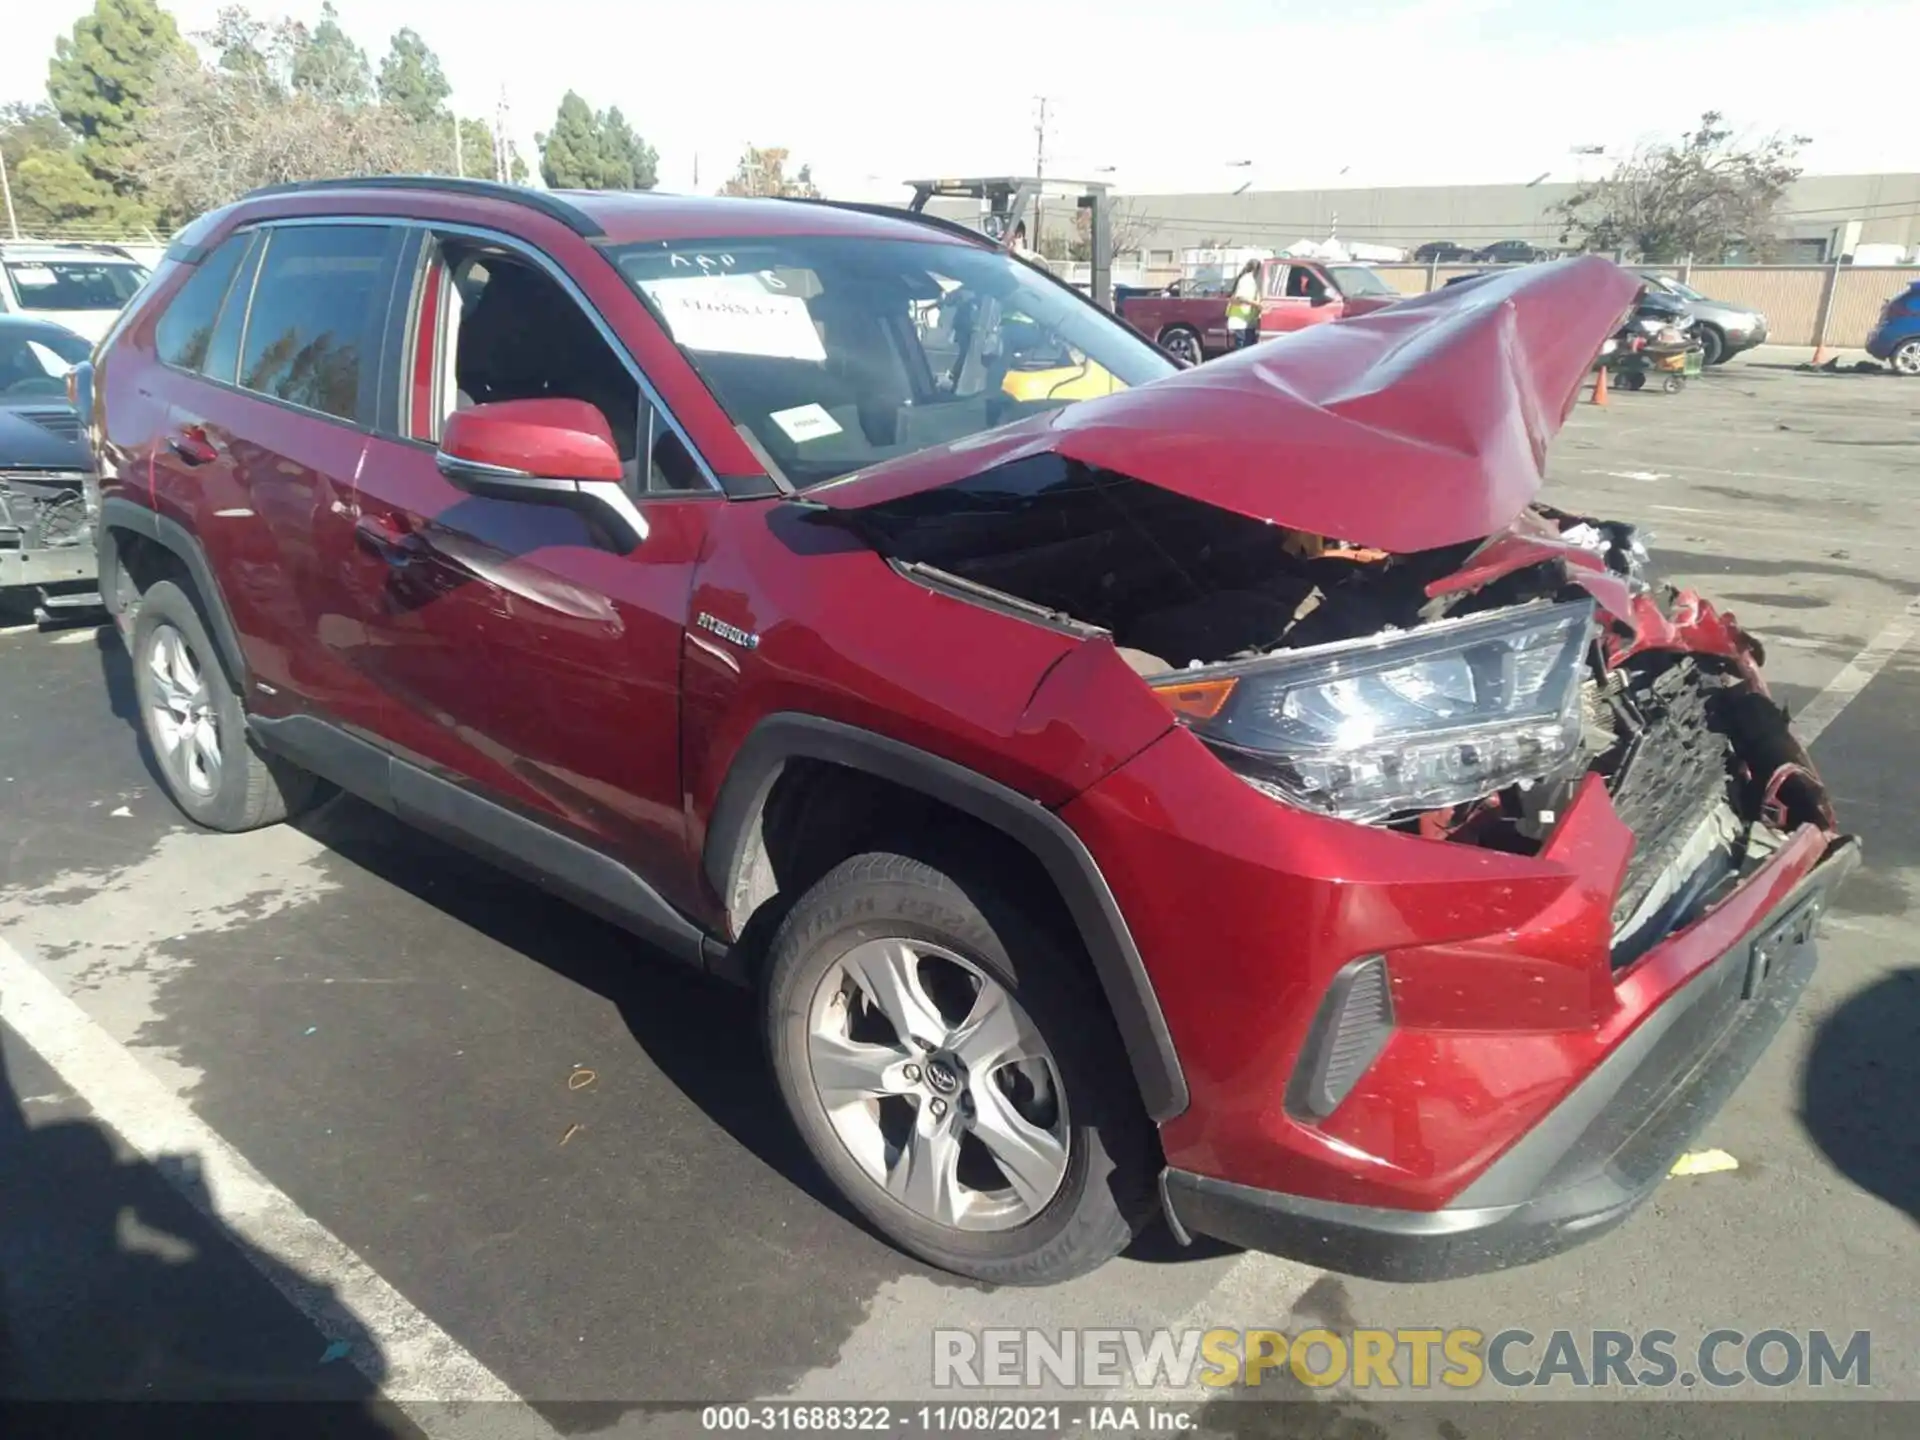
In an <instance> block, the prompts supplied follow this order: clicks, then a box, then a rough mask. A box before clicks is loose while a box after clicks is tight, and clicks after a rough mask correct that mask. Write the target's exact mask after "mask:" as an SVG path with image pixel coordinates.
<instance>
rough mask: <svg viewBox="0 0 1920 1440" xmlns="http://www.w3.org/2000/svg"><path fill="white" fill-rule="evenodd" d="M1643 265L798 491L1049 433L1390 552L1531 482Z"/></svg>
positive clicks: (936, 472) (1536, 275)
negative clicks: (1634, 272) (1632, 272)
mask: <svg viewBox="0 0 1920 1440" xmlns="http://www.w3.org/2000/svg"><path fill="white" fill-rule="evenodd" d="M1640 286H1641V282H1640V281H1639V280H1638V279H1636V278H1635V277H1633V276H1631V275H1629V274H1628V273H1627V272H1626V271H1625V270H1622V269H1621V268H1620V267H1619V266H1618V265H1615V264H1614V263H1613V262H1612V261H1610V260H1606V259H1603V258H1601V257H1598V256H1583V257H1581V258H1579V259H1575V260H1567V261H1561V262H1558V263H1555V264H1547V265H1529V266H1523V267H1520V268H1517V269H1515V270H1513V271H1511V272H1508V273H1506V274H1502V275H1498V276H1495V277H1493V278H1490V279H1488V280H1486V281H1484V282H1482V283H1480V284H1477V285H1465V286H1454V287H1451V288H1448V289H1442V290H1437V291H1434V292H1432V293H1430V294H1427V295H1421V296H1416V297H1414V298H1411V299H1408V300H1404V301H1401V302H1400V303H1398V304H1394V305H1390V306H1388V307H1387V308H1385V309H1382V310H1378V311H1375V312H1374V313H1372V314H1369V315H1363V316H1357V317H1354V318H1351V319H1343V320H1340V321H1338V322H1336V323H1334V324H1330V325H1316V326H1313V327H1311V328H1309V329H1307V330H1305V331H1302V332H1300V333H1298V334H1296V335H1292V336H1289V337H1287V338H1286V339H1283V340H1279V341H1275V342H1272V343H1269V344H1263V345H1260V346H1257V347H1255V348H1253V349H1251V350H1243V351H1238V352H1236V353H1234V354H1231V355H1228V356H1226V357H1225V358H1223V359H1220V360H1215V361H1212V362H1210V363H1208V364H1206V365H1201V366H1198V367H1196V368H1194V369H1191V370H1184V371H1181V372H1180V373H1178V374H1176V375H1171V376H1168V377H1167V378H1165V379H1163V380H1157V381H1155V382H1154V383H1152V384H1150V385H1143V386H1141V387H1139V388H1137V389H1134V390H1129V391H1125V392H1123V393H1120V394H1117V395H1110V396H1102V397H1100V398H1098V399H1094V400H1083V401H1081V402H1080V403H1078V404H1075V405H1070V406H1067V407H1066V408H1065V409H1062V410H1057V411H1053V412H1051V413H1049V414H1046V415H1042V416H1036V417H1035V418H1034V419H1032V420H1028V421H1025V422H1022V423H1021V424H1018V425H1013V426H1009V427H1006V428H1004V429H1000V430H993V431H989V432H987V433H985V434H983V435H977V436H971V437H969V438H967V439H964V440H961V441H957V442H955V443H953V444H950V445H942V446H936V447H934V448H932V449H929V450H922V451H918V452H916V453H915V454H912V455H906V456H902V457H900V458H899V459H896V460H890V461H887V462H885V463H883V464H880V465H876V466H873V467H872V468H870V469H867V470H864V471H861V472H859V473H858V474H855V475H850V476H847V477H846V478H844V479H841V480H837V481H833V482H831V483H829V484H826V485H822V486H817V487H815V488H814V489H812V490H809V491H807V492H806V499H807V500H808V501H810V502H817V503H819V504H822V505H826V506H829V507H831V508H834V509H864V508H866V507H868V506H871V505H877V504H880V503H883V502H885V501H888V500H893V499H897V498H899V497H900V496H902V495H909V494H913V493H916V492H918V491H924V490H931V489H935V488H937V487H939V486H941V485H945V484H950V483H951V482H953V481H955V480H959V479H962V478H964V477H966V476H969V475H976V474H979V473H980V472H981V471H983V470H986V469H989V468H991V467H993V466H996V465H1001V464H1005V463H1007V462H1009V461H1013V460H1019V459H1023V458H1026V457H1028V456H1031V455H1036V454H1044V453H1048V452H1052V453H1057V454H1060V455H1064V456H1066V457H1067V458H1069V459H1073V460H1078V461H1081V462H1083V463H1085V464H1088V465H1094V466H1099V467H1101V468H1103V469H1109V470H1115V471H1118V472H1120V473H1121V474H1124V475H1129V476H1131V477H1133V478H1134V479H1137V480H1142V481H1145V482H1146V483H1148V484H1151V485H1156V486H1161V487H1163V488H1165V489H1169V490H1174V491H1177V492H1179V493H1181V494H1183V495H1186V496H1188V497H1190V498H1192V499H1195V500H1200V501H1203V502H1205V503H1207V504H1210V505H1218V506H1220V507H1222V508H1223V509H1228V510H1234V511H1238V512H1239V513H1241V514H1243V515H1248V516H1251V517H1253V518H1255V519H1260V520H1267V521H1271V522H1272V523H1274V524H1277V525H1284V526H1287V527H1288V528H1289V529H1294V530H1301V531H1306V532H1308V533H1309V534H1313V535H1320V536H1325V537H1328V538H1331V539H1337V540H1344V541H1348V542H1350V543H1352V544H1356V545H1363V546H1368V547H1371V548H1374V549H1380V550H1388V551H1393V552H1396V553H1410V552H1413V551H1417V550H1430V549H1434V548H1436V547H1439V546H1442V545H1452V544H1458V543H1461V542H1464V541H1469V540H1476V539H1481V538H1484V537H1485V536H1487V535H1490V534H1492V533H1494V532H1495V531H1498V530H1501V529H1503V528H1505V527H1506V526H1507V525H1508V524H1510V523H1511V522H1512V521H1513V520H1514V518H1515V517H1516V516H1517V515H1519V514H1520V512H1521V511H1522V510H1523V509H1524V508H1525V507H1526V505H1527V504H1528V502H1529V501H1531V500H1532V499H1533V498H1534V496H1535V495H1536V494H1537V493H1538V492H1539V489H1540V483H1541V478H1542V470H1543V466H1544V464H1545V459H1546V449H1547V442H1548V441H1549V440H1550V439H1551V438H1552V437H1553V436H1554V434H1555V433H1556V432H1558V430H1559V429H1560V427H1561V425H1562V424H1563V423H1565V421H1566V418H1567V415H1568V413H1569V412H1570V411H1571V409H1572V407H1573V403H1574V401H1575V399H1576V398H1577V397H1578V395H1579V393H1580V388H1581V384H1582V382H1583V381H1584V380H1585V379H1586V377H1587V374H1588V371H1589V369H1590V367H1591V366H1592V364H1593V358H1594V356H1595V355H1596V354H1597V353H1598V352H1599V349H1600V345H1601V342H1602V341H1604V340H1605V339H1606V338H1607V337H1608V336H1609V335H1611V334H1612V333H1613V332H1614V331H1615V330H1616V329H1617V328H1618V327H1619V325H1620V321H1621V317H1622V315H1623V314H1624V313H1625V312H1626V311H1627V309H1628V307H1630V306H1631V305H1632V304H1633V301H1634V297H1635V296H1636V295H1637V294H1638V293H1639V290H1640Z"/></svg>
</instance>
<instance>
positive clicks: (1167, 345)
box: [1159, 325, 1207, 365]
mask: <svg viewBox="0 0 1920 1440" xmlns="http://www.w3.org/2000/svg"><path fill="white" fill-rule="evenodd" d="M1159 344H1160V348H1161V349H1162V350H1165V351H1166V352H1167V353H1168V354H1169V355H1172V356H1173V357H1174V358H1176V359H1179V360H1184V361H1186V362H1187V364H1189V365H1198V364H1200V363H1201V362H1202V361H1203V360H1205V359H1206V358H1207V350H1206V347H1205V346H1204V345H1202V344H1201V343H1200V332H1199V331H1198V330H1195V329H1194V328H1193V327H1192V326H1189V325H1169V326H1168V327H1167V328H1166V329H1164V330H1162V331H1161V332H1160V341H1159Z"/></svg>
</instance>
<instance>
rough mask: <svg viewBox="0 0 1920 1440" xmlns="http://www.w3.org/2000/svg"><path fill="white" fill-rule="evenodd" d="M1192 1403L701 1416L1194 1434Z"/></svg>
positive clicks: (1026, 1431) (857, 1407)
mask: <svg viewBox="0 0 1920 1440" xmlns="http://www.w3.org/2000/svg"><path fill="white" fill-rule="evenodd" d="M1196 1423H1197V1420H1196V1415H1195V1410H1194V1408H1193V1407H1191V1406H1180V1405H1159V1404H1155V1405H1141V1404H1097V1405H991V1404H977V1405H969V1404H959V1405H879V1404H839V1405H836V1404H829V1403H825V1402H799V1401H782V1402H777V1403H772V1404H753V1405H709V1406H707V1407H706V1408H705V1409H703V1410H702V1411H701V1412H700V1427H701V1429H703V1430H707V1431H730V1430H732V1431H753V1430H795V1431H798V1430H811V1431H910V1432H912V1433H914V1434H918V1435H1058V1434H1060V1433H1062V1432H1064V1431H1068V1430H1087V1431H1090V1432H1096V1433H1114V1434H1127V1435H1138V1434H1145V1433H1153V1432H1164V1433H1168V1434H1173V1433H1177V1432H1180V1431H1186V1430H1191V1429H1193V1428H1194V1427H1195V1425H1196Z"/></svg>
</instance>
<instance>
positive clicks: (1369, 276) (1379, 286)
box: [1327, 265, 1400, 295]
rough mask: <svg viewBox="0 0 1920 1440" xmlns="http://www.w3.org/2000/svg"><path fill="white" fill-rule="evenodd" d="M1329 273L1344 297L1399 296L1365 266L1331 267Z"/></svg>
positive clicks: (1328, 269) (1328, 268)
mask: <svg viewBox="0 0 1920 1440" xmlns="http://www.w3.org/2000/svg"><path fill="white" fill-rule="evenodd" d="M1327 273H1328V274H1329V275H1331V276H1333V283H1334V284H1336V285H1338V286H1339V287H1340V293H1341V294H1342V295H1398V294H1399V293H1400V292H1399V291H1398V290H1395V289H1394V288H1393V287H1392V286H1391V285H1389V284H1387V282H1386V281H1384V280H1382V279H1381V278H1380V277H1379V276H1378V275H1376V274H1375V273H1374V272H1373V271H1371V270H1369V269H1368V268H1367V267H1366V266H1364V265H1329V266H1328V267H1327Z"/></svg>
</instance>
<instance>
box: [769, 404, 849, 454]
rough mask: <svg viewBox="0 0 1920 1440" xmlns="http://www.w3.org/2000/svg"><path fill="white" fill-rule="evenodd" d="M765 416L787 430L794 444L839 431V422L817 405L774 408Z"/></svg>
mask: <svg viewBox="0 0 1920 1440" xmlns="http://www.w3.org/2000/svg"><path fill="white" fill-rule="evenodd" d="M767 418H768V419H769V420H771V421H773V423H774V424H776V425H778V426H779V427H780V428H781V429H782V430H784V431H786V432H787V438H788V439H789V440H791V441H793V442H794V444H796V445H803V444H805V443H806V442H807V441H809V440H819V439H823V438H824V437H826V436H828V435H838V434H839V433H840V429H841V427H840V422H839V421H838V420H835V419H834V418H833V416H831V415H829V414H828V413H827V412H826V411H825V410H823V409H821V408H820V406H818V405H796V406H794V407H793V409H791V410H776V411H774V412H773V413H772V414H771V415H769V416H767Z"/></svg>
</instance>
